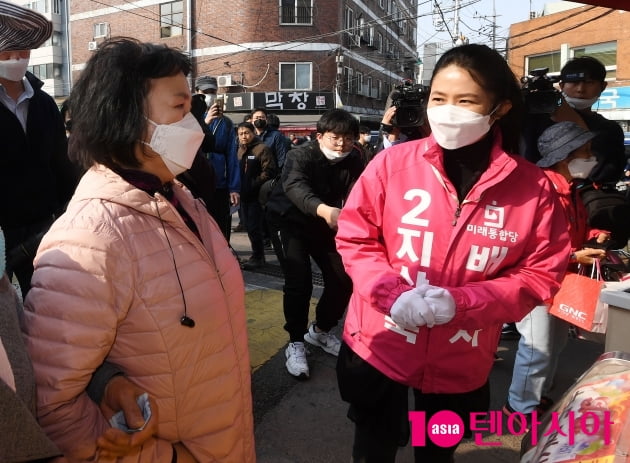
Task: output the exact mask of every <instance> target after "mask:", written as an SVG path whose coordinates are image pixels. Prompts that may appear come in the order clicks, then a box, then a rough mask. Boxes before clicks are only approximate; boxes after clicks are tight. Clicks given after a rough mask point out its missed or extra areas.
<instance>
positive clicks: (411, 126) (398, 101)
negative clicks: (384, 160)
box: [376, 81, 431, 152]
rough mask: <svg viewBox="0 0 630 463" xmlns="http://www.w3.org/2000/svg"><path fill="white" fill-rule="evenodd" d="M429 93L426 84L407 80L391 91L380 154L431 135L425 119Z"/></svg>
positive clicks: (380, 138) (379, 144) (384, 118)
mask: <svg viewBox="0 0 630 463" xmlns="http://www.w3.org/2000/svg"><path fill="white" fill-rule="evenodd" d="M427 90H428V89H427V88H426V87H425V86H423V85H419V84H412V83H411V82H410V81H406V82H405V83H404V84H402V85H398V86H396V87H395V88H394V89H393V90H392V91H391V92H390V94H389V95H388V97H387V102H386V103H385V113H384V114H383V118H382V119H381V127H380V131H379V141H378V143H377V145H376V152H379V151H381V150H383V149H385V148H389V147H390V146H393V145H396V144H398V143H403V142H405V141H409V140H417V139H419V138H424V137H426V136H428V135H429V134H430V133H431V129H430V128H429V125H428V124H427V123H426V117H425V99H426V96H427V95H428V91H427Z"/></svg>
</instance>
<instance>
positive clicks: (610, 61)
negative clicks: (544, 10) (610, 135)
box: [507, 5, 630, 131]
mask: <svg viewBox="0 0 630 463" xmlns="http://www.w3.org/2000/svg"><path fill="white" fill-rule="evenodd" d="M507 49H508V55H507V59H508V63H509V65H510V67H511V68H512V70H513V71H514V73H515V74H516V75H517V76H518V77H521V76H525V75H527V74H528V73H529V72H531V71H532V70H533V69H537V68H546V67H548V68H549V75H551V76H559V74H560V69H561V68H562V66H563V65H564V63H566V61H567V60H569V59H571V58H573V57H577V56H582V55H590V56H593V57H595V58H597V59H599V60H600V61H601V62H602V63H604V65H605V66H606V70H607V77H606V80H607V82H608V86H607V89H606V91H605V92H604V93H603V94H602V97H601V98H600V100H599V101H598V102H597V103H596V104H595V106H593V109H594V110H596V111H597V112H599V113H600V114H602V115H603V116H605V117H607V118H608V119H612V120H616V121H618V122H619V123H620V125H621V126H622V127H623V129H624V131H629V130H630V11H623V10H612V9H608V8H603V7H598V6H591V5H585V6H580V7H576V8H571V9H567V10H564V11H559V12H556V13H551V14H545V15H543V16H541V17H538V18H534V19H531V20H528V21H524V22H520V23H517V24H513V25H512V26H511V27H510V37H509V39H508V46H507Z"/></svg>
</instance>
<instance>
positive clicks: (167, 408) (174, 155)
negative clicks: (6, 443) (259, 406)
mask: <svg viewBox="0 0 630 463" xmlns="http://www.w3.org/2000/svg"><path fill="white" fill-rule="evenodd" d="M189 71H190V62H189V60H188V58H187V57H186V56H185V55H183V54H182V53H181V52H179V51H177V50H175V49H170V48H167V47H165V46H161V45H152V44H143V43H139V42H137V41H135V40H133V39H113V40H111V41H107V42H105V43H104V44H101V45H100V46H99V49H98V51H96V52H95V53H94V55H92V57H91V58H90V60H89V61H88V63H87V65H86V67H85V69H84V70H83V71H82V72H81V76H80V78H79V80H78V81H77V82H76V84H75V86H74V89H73V91H72V94H71V95H70V99H69V104H70V112H71V113H72V120H73V131H72V135H71V136H70V152H71V155H72V156H73V157H75V158H76V159H79V160H81V161H82V163H83V164H84V165H85V166H86V167H87V168H89V169H88V170H87V172H86V173H85V175H84V176H83V178H82V180H81V182H80V184H79V186H78V187H77V190H76V192H75V194H74V197H73V198H72V200H71V201H70V203H69V205H68V208H67V211H66V213H65V214H64V215H62V216H61V217H60V218H59V219H58V220H57V221H56V222H55V223H54V224H53V226H52V227H51V229H50V231H49V232H48V233H47V234H46V235H45V237H44V239H43V240H42V243H41V246H40V248H39V250H38V253H37V256H36V258H35V273H34V276H33V280H32V283H33V285H32V289H31V291H30V292H29V294H28V297H27V300H26V302H25V320H24V323H23V329H24V330H25V333H26V343H27V348H28V350H29V353H30V355H31V358H32V361H33V366H34V371H35V377H36V381H37V388H38V404H37V409H38V417H39V420H40V423H41V425H42V427H43V428H44V430H45V432H46V433H47V434H48V436H49V437H50V438H51V439H52V441H53V442H54V443H55V444H56V445H57V446H58V447H59V448H60V449H61V451H62V452H63V453H64V455H66V456H67V458H68V459H69V460H70V461H72V462H75V461H88V460H89V461H103V460H104V459H106V460H107V461H112V460H110V458H109V457H110V456H111V455H113V454H114V453H112V448H111V446H110V445H103V444H104V442H103V440H102V439H98V438H99V436H101V435H102V434H103V433H104V432H106V431H108V430H110V426H112V424H110V423H111V421H110V418H111V416H103V414H102V413H101V410H100V409H99V407H98V405H97V404H95V403H93V402H91V400H90V399H89V398H88V394H87V393H86V387H87V385H88V382H89V381H90V378H91V376H92V373H93V372H94V371H95V370H96V369H97V368H98V367H99V366H100V365H101V364H103V362H107V363H109V364H113V365H116V366H117V367H119V368H120V370H122V372H123V373H124V374H125V375H126V376H127V378H128V379H129V380H130V381H131V382H133V383H135V384H136V385H137V386H138V387H139V389H140V390H144V391H146V392H147V393H148V396H149V403H150V404H151V408H152V410H151V411H152V413H153V415H152V416H155V417H157V419H158V424H157V427H156V429H157V431H156V432H155V434H154V435H153V436H152V437H150V438H149V439H148V440H146V441H144V442H143V444H142V445H136V446H135V447H133V448H130V449H129V452H128V453H127V455H124V456H122V457H121V458H119V459H118V460H117V461H119V462H124V463H127V462H164V463H170V462H175V461H176V462H178V463H182V462H194V461H197V462H221V463H253V462H255V454H254V437H253V419H252V400H251V390H250V363H249V355H248V350H247V330H246V323H245V308H244V285H243V280H242V275H241V271H240V269H239V266H238V263H237V261H236V259H235V258H234V257H233V255H232V253H231V252H230V249H229V247H228V245H227V243H226V241H225V239H224V238H223V236H222V234H221V231H220V230H219V228H218V227H217V225H216V223H215V222H214V221H213V220H212V219H211V218H210V216H209V215H208V213H207V212H206V208H205V206H204V204H203V203H202V202H201V201H199V200H195V199H194V198H193V197H192V195H191V194H190V193H189V191H188V190H186V189H185V188H184V187H183V186H182V185H181V184H180V183H178V182H177V181H176V180H174V179H175V176H176V175H178V174H180V173H182V172H183V171H185V170H186V169H188V168H189V167H190V166H191V164H192V161H193V159H194V157H195V155H196V153H197V150H198V148H199V146H200V144H201V142H202V140H203V136H204V135H203V132H202V130H201V127H200V126H199V124H198V122H197V121H196V120H195V119H194V117H193V116H192V115H191V114H190V112H189V111H190V104H191V95H190V90H189V87H188V82H187V81H186V75H187V74H188V72H189ZM107 394H108V392H107V389H106V390H105V395H107ZM143 411H144V409H143ZM114 412H116V410H112V414H113V413H114ZM106 415H107V414H106ZM147 416H148V415H147ZM141 424H142V423H131V422H130V423H129V426H128V427H131V428H135V427H141ZM139 425H140V426H139ZM111 431H118V430H113V429H112V430H111ZM120 432H121V433H122V431H120ZM124 436H126V434H122V437H124ZM131 436H134V434H131ZM97 439H98V442H97ZM113 440H114V439H113ZM110 444H111V442H110ZM106 457H107V458H106Z"/></svg>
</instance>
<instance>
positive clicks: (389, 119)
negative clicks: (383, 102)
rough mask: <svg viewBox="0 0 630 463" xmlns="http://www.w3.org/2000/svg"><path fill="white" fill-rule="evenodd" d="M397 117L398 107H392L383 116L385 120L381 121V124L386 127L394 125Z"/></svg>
mask: <svg viewBox="0 0 630 463" xmlns="http://www.w3.org/2000/svg"><path fill="white" fill-rule="evenodd" d="M395 115H396V106H394V105H392V106H390V107H389V108H387V111H385V113H384V114H383V118H382V119H381V124H385V125H393V124H392V121H393V120H394V116H395Z"/></svg>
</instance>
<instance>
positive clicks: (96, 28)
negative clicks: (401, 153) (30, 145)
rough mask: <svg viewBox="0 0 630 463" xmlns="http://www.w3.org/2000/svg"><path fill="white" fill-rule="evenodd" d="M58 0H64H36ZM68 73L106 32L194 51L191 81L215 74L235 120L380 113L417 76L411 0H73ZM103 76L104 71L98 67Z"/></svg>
mask: <svg viewBox="0 0 630 463" xmlns="http://www.w3.org/2000/svg"><path fill="white" fill-rule="evenodd" d="M39 1H42V2H45V1H48V2H50V1H63V0H39ZM69 5H70V14H69V18H68V19H69V21H68V24H69V27H68V30H69V32H70V33H69V36H68V43H69V49H70V57H71V71H72V72H71V74H72V75H71V78H72V79H73V80H74V79H76V78H77V77H78V76H79V74H80V72H81V70H82V69H83V67H84V66H85V63H86V62H87V60H88V59H89V57H90V56H91V54H92V53H93V52H94V51H95V50H97V49H98V46H99V44H100V43H102V42H103V41H104V40H106V39H107V38H110V37H115V36H129V37H134V38H137V39H138V40H141V41H146V42H153V43H164V44H166V45H168V46H171V47H176V48H179V49H181V50H182V51H183V52H184V53H187V54H189V55H190V56H191V59H192V62H193V71H192V75H191V83H192V82H194V79H195V78H196V77H198V76H201V75H211V76H215V77H217V79H218V83H219V87H220V88H219V92H220V93H226V105H227V111H228V113H229V114H230V115H231V116H232V117H233V118H234V119H235V120H238V119H239V117H240V118H241V120H242V117H241V115H242V114H244V113H246V112H248V111H251V109H253V108H255V107H261V106H262V107H266V108H267V109H268V110H269V111H271V112H274V113H276V114H277V115H278V116H279V117H280V120H281V122H282V123H283V124H287V123H292V124H298V125H299V124H308V125H309V128H312V127H313V126H314V122H315V121H316V120H317V119H318V118H319V115H320V114H321V113H322V112H323V111H325V110H327V109H330V108H333V107H339V106H341V105H343V107H344V109H347V110H349V111H351V112H352V113H354V114H355V115H356V116H357V117H358V118H359V119H360V120H361V121H362V122H366V123H373V124H376V123H377V122H378V121H380V118H381V114H382V110H383V108H384V105H385V100H386V97H387V94H388V93H389V91H390V90H391V88H392V87H393V86H395V85H399V84H400V83H402V82H403V81H404V80H407V79H411V80H414V81H415V80H416V74H417V62H418V57H417V51H416V28H417V26H416V16H417V3H416V2H414V1H413V0H356V1H354V0H346V1H337V0H266V1H261V2H251V1H247V0H234V1H218V0H175V1H172V0H168V1H164V0H138V1H134V2H130V1H127V0H103V1H101V0H71V1H70V3H69ZM104 78H106V76H104Z"/></svg>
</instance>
